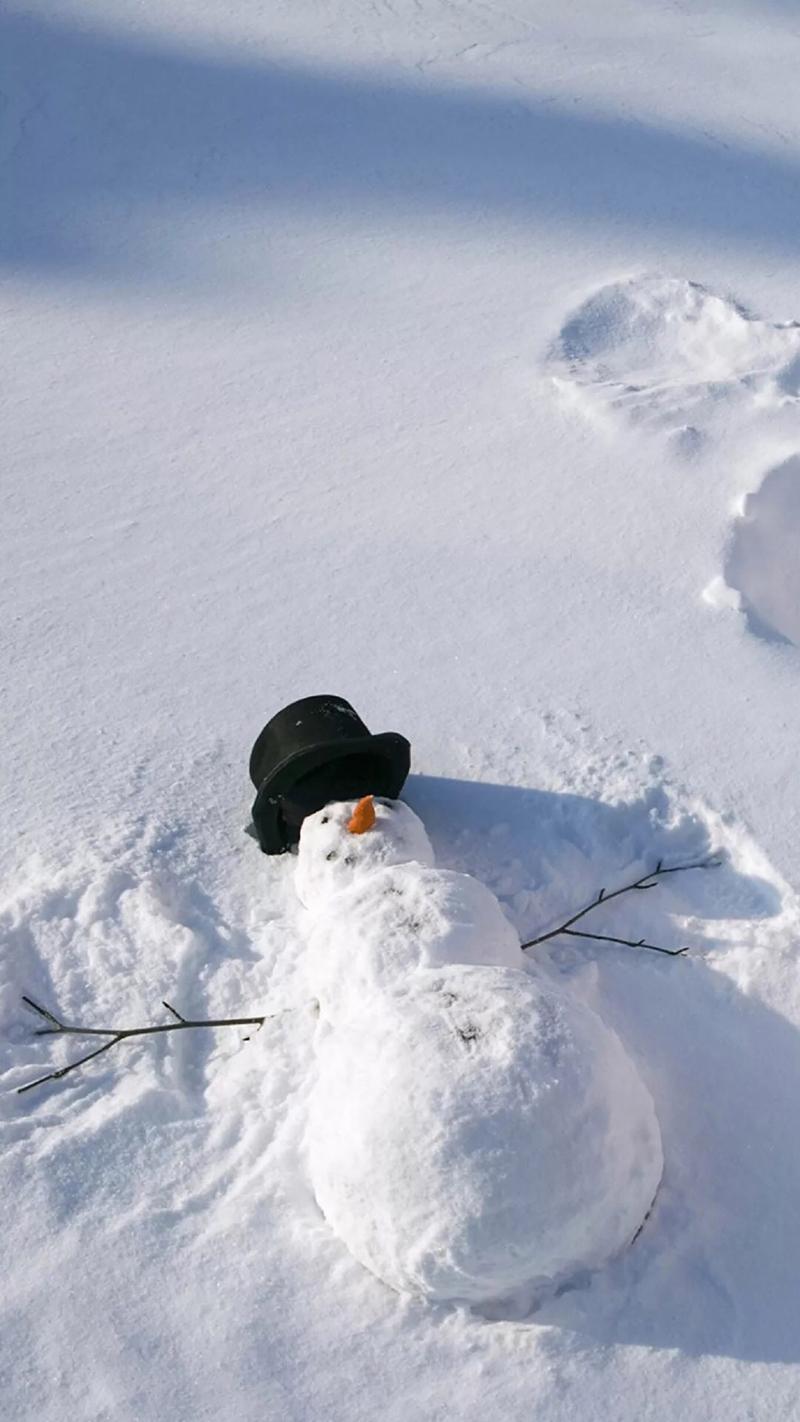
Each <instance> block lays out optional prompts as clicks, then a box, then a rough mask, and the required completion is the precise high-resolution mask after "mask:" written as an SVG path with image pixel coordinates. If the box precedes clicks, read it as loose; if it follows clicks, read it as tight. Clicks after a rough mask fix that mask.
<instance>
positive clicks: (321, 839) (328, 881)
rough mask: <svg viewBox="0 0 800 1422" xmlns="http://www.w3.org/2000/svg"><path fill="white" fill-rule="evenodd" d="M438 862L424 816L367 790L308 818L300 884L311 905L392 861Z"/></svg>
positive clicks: (303, 836) (301, 852) (299, 869)
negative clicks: (365, 793)
mask: <svg viewBox="0 0 800 1422" xmlns="http://www.w3.org/2000/svg"><path fill="white" fill-rule="evenodd" d="M409 863H418V864H433V849H432V848H431V842H430V840H429V839H428V836H427V834H426V833H425V826H424V825H423V823H422V821H421V820H420V819H419V818H418V816H417V815H415V814H414V811H413V810H410V809H409V807H408V805H405V804H403V801H402V800H386V799H384V798H383V797H381V796H373V795H365V796H364V798H363V799H362V800H358V801H356V800H344V801H338V802H335V803H333V804H330V805H326V806H325V808H324V809H323V810H318V811H317V813H316V814H315V815H308V816H306V818H305V819H304V820H303V825H302V829H301V831H300V846H299V850H298V858H297V870H296V873H295V884H296V887H297V892H298V895H299V897H300V899H301V900H302V902H303V903H304V904H305V906H306V908H309V909H317V908H321V907H322V906H323V905H324V904H325V902H326V901H327V900H328V899H329V898H330V896H331V895H332V894H338V893H341V892H342V891H343V890H345V889H349V888H351V887H352V886H353V885H354V884H356V883H359V882H361V881H363V879H364V877H365V876H366V875H368V874H371V873H374V872H375V870H376V869H382V868H384V867H385V866H387V865H390V864H409Z"/></svg>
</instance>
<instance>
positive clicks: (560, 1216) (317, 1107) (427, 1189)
mask: <svg viewBox="0 0 800 1422" xmlns="http://www.w3.org/2000/svg"><path fill="white" fill-rule="evenodd" d="M354 808H355V801H353V802H351V803H349V804H345V805H330V806H328V808H327V809H326V810H324V811H321V812H320V813H319V814H316V815H312V816H310V817H309V818H308V819H306V821H305V822H304V824H303V828H302V832H301V836H300V847H299V858H298V866H297V878H298V882H299V883H300V884H301V886H302V894H303V898H304V900H305V902H306V903H307V904H308V905H309V906H311V908H312V927H311V932H310V938H311V946H310V964H309V979H310V984H311V987H312V988H313V989H314V991H315V992H316V993H317V1000H318V1002H319V1014H320V1022H319V1027H318V1030H317V1033H316V1038H315V1055H316V1078H315V1081H314V1085H313V1087H312V1090H311V1099H310V1107H309V1125H308V1159H309V1174H310V1179H311V1182H312V1184H313V1188H314V1193H315V1196H316V1199H317V1203H318V1204H319V1206H320V1208H321V1210H322V1212H323V1214H324V1216H325V1218H326V1220H327V1221H328V1222H329V1224H330V1225H331V1227H332V1229H333V1230H334V1231H335V1233H336V1234H337V1235H338V1237H339V1238H340V1239H341V1240H343V1241H344V1243H345V1244H346V1245H347V1246H348V1248H349V1249H350V1251H351V1253H352V1254H354V1255H355V1257H356V1259H358V1260H360V1262H361V1263H362V1264H365V1265H366V1266H367V1268H369V1269H371V1270H372V1271H373V1272H374V1273H375V1274H377V1275H378V1277H379V1278H381V1279H383V1280H384V1281H385V1282H386V1283H388V1284H390V1285H391V1286H392V1287H393V1288H395V1289H398V1290H400V1291H407V1292H410V1293H413V1294H418V1295H420V1296H422V1297H423V1298H427V1299H434V1300H456V1301H461V1302H470V1303H477V1304H482V1305H484V1306H486V1305H487V1304H491V1305H492V1307H493V1310H494V1311H495V1312H496V1311H497V1308H498V1305H499V1304H500V1303H502V1304H503V1306H504V1307H506V1308H508V1307H509V1306H510V1305H511V1303H512V1300H513V1302H514V1304H515V1306H516V1308H517V1310H518V1311H519V1312H520V1313H521V1314H522V1315H523V1316H524V1314H525V1313H529V1312H530V1310H531V1308H532V1306H533V1304H534V1303H535V1302H539V1301H541V1298H542V1296H543V1295H544V1293H545V1292H546V1291H551V1292H552V1290H553V1288H554V1287H555V1286H556V1285H559V1284H560V1285H562V1286H563V1285H565V1284H568V1283H571V1282H572V1281H573V1280H574V1279H575V1277H576V1276H577V1275H578V1274H579V1273H580V1272H581V1271H584V1270H586V1269H591V1268H596V1267H598V1266H599V1265H600V1264H603V1263H605V1262H606V1261H607V1260H608V1259H610V1258H611V1257H613V1256H614V1255H615V1254H617V1253H619V1251H620V1250H621V1249H623V1248H624V1247H625V1246H626V1245H628V1244H630V1243H631V1241H632V1240H633V1239H634V1237H635V1235H636V1234H637V1232H638V1231H639V1230H640V1228H641V1226H642V1224H643V1223H644V1220H645V1218H646V1215H647V1213H648V1211H649V1209H650V1206H651V1205H652V1203H653V1199H654V1197H655V1193H656V1189H657V1187H658V1183H659V1180H660V1179H661V1173H662V1169H663V1157H662V1152H661V1138H660V1134H659V1129H658V1123H657V1121H656V1118H655V1113H654V1110H653V1103H652V1100H651V1098H650V1096H649V1094H648V1092H647V1090H646V1088H645V1087H644V1085H643V1084H642V1082H641V1081H640V1079H639V1078H638V1076H637V1073H636V1070H635V1068H634V1066H633V1064H632V1063H631V1061H630V1060H629V1058H628V1057H627V1056H626V1054H625V1052H624V1050H623V1048H622V1045H621V1043H620V1041H619V1039H618V1038H617V1037H616V1036H615V1034H614V1033H613V1032H611V1031H609V1030H608V1029H607V1028H606V1027H604V1026H603V1024H602V1023H601V1022H600V1020H599V1018H598V1017H597V1016H596V1014H595V1013H594V1012H592V1011H591V1010H590V1009H589V1008H587V1007H586V1006H585V1005H583V1004H581V1003H580V1002H579V1001H576V1000H574V999H573V998H572V997H571V996H570V994H569V992H568V991H564V990H563V989H562V990H561V991H559V989H558V987H557V986H556V985H554V984H553V983H552V982H548V980H547V977H546V975H545V974H544V973H543V972H541V971H540V972H538V973H537V974H536V975H535V976H531V975H529V974H528V973H527V972H526V971H525V966H524V961H523V957H522V952H521V949H520V945H519V941H518V939H517V938H516V935H515V933H514V931H513V929H512V928H511V926H510V925H509V924H507V923H506V922H505V921H504V919H503V915H502V911H501V909H500V905H499V904H498V902H497V900H496V899H495V898H494V896H493V895H492V894H491V893H490V892H489V890H488V889H486V888H484V887H483V886H482V885H480V884H479V883H478V882H477V881H476V880H475V879H472V878H470V877H469V876H467V875H464V874H453V873H448V872H447V871H440V870H436V869H433V868H431V867H430V865H429V863H428V862H427V861H428V860H429V858H430V853H429V844H428V840H427V836H426V835H425V831H424V829H423V827H422V825H421V823H420V822H419V820H418V819H417V817H416V816H415V815H414V814H413V812H412V811H410V810H409V809H408V807H407V806H405V805H402V804H401V803H400V802H392V801H382V802H381V803H380V804H379V805H378V812H379V818H378V819H377V821H376V823H375V824H374V825H373V826H372V827H371V828H370V829H368V830H367V831H366V832H364V833H359V834H355V833H352V832H350V831H349V829H348V822H349V819H350V816H351V814H352V812H353V810H354ZM403 843H405V844H406V845H407V849H406V850H405V852H404V851H403V849H402V848H401V846H402V845H403ZM417 850H421V851H422V863H420V862H419V860H418V859H417V858H416V852H417ZM334 856H335V857H334ZM387 863H392V865H393V866H396V867H392V868H386V867H385V866H386V864H387ZM323 866H327V868H328V869H330V868H331V867H335V868H336V870H337V880H336V883H335V888H334V891H333V892H331V885H330V881H328V882H325V880H324V879H323V881H322V882H321V883H320V882H319V879H318V878H317V875H318V871H319V870H320V869H322V868H323ZM348 873H349V875H350V876H351V880H352V883H351V885H348V883H347V877H348ZM312 886H313V887H314V888H317V889H320V890H321V892H317V893H312V892H311V889H312Z"/></svg>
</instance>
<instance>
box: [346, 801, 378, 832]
mask: <svg viewBox="0 0 800 1422" xmlns="http://www.w3.org/2000/svg"><path fill="white" fill-rule="evenodd" d="M377 818H378V817H377V815H376V814H375V804H374V802H373V797H372V796H371V795H365V796H364V798H363V800H359V802H358V804H357V805H356V807H355V809H354V811H353V813H352V815H351V817H350V819H349V820H348V822H347V828H348V829H349V831H350V833H351V834H366V832H367V830H369V829H372V826H373V825H374V823H375V821H376V819H377Z"/></svg>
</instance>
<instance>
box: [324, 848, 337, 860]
mask: <svg viewBox="0 0 800 1422" xmlns="http://www.w3.org/2000/svg"><path fill="white" fill-rule="evenodd" d="M325 858H326V859H335V858H336V850H335V849H331V850H329V852H328V853H327V854H326V855H325Z"/></svg>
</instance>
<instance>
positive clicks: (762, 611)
mask: <svg viewBox="0 0 800 1422" xmlns="http://www.w3.org/2000/svg"><path fill="white" fill-rule="evenodd" d="M798 547H800V455H794V456H793V457H792V458H791V459H787V460H786V462H785V463H784V464H779V465H778V466H777V468H775V469H772V470H770V472H769V473H768V474H767V476H766V478H765V479H764V482H763V483H762V485H761V487H760V489H757V490H756V492H755V493H754V494H750V495H749V496H748V498H747V500H746V503H745V506H744V512H743V514H742V516H741V518H739V519H737V520H736V523H735V524H734V528H733V539H732V541H731V546H730V551H729V553H728V558H727V561H726V565H725V580H726V582H727V584H728V586H729V587H732V588H736V589H737V591H738V592H740V593H741V596H742V608H743V610H744V612H745V614H746V616H747V622H748V626H749V627H750V630H751V632H755V633H756V634H757V635H758V636H761V637H766V638H767V639H768V640H769V641H776V640H779V641H787V642H793V643H794V644H795V646H800V557H798Z"/></svg>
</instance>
